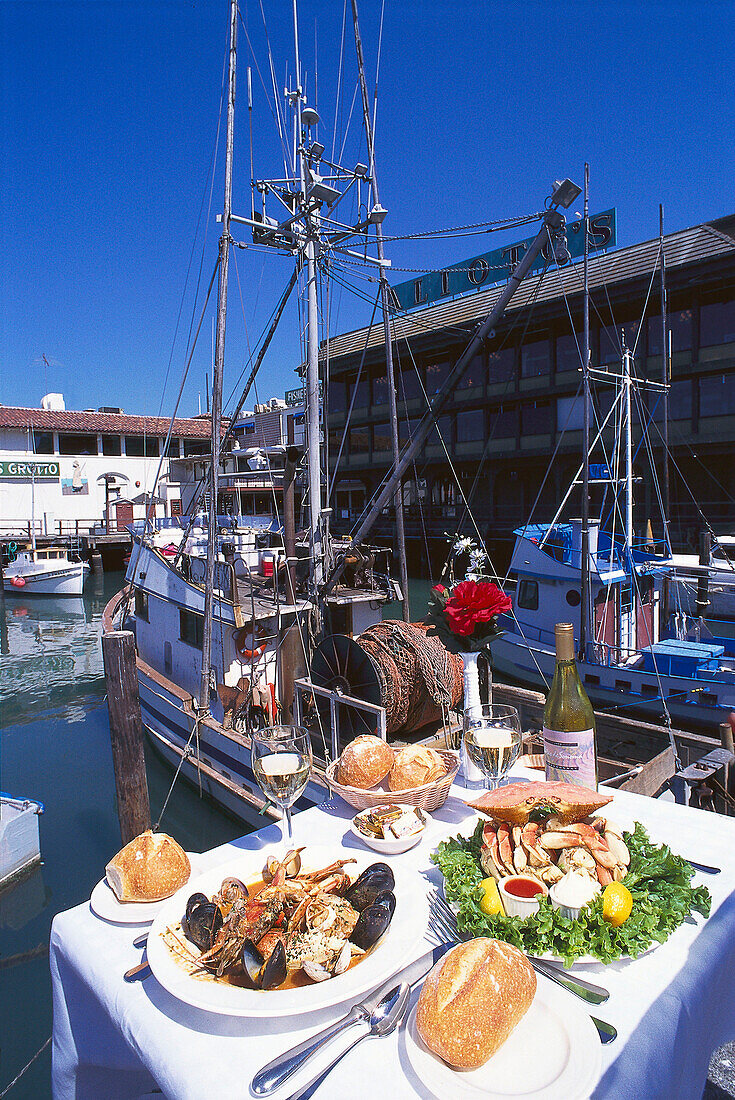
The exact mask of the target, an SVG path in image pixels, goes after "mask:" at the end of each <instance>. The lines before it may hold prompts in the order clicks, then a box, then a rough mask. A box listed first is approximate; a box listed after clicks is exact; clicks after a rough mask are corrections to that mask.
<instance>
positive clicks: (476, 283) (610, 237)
mask: <svg viewBox="0 0 735 1100" xmlns="http://www.w3.org/2000/svg"><path fill="white" fill-rule="evenodd" d="M616 213H617V211H616V209H615V208H614V207H613V209H612V210H604V211H603V212H602V213H601V214H595V215H593V216H592V217H591V218H590V234H589V235H590V253H591V254H593V255H594V253H595V252H597V251H599V250H600V249H602V248H609V247H610V246H611V245H614V244H616V242H617V224H616V222H617V219H616ZM534 240H535V236H534V237H527V238H526V240H524V241H516V243H515V244H507V245H504V246H503V247H502V248H496V249H494V250H493V251H492V252H483V253H482V255H480V256H470V258H469V259H467V260H460V261H459V263H456V264H452V266H451V267H446V268H444V269H443V270H442V271H429V272H427V273H426V274H425V275H421V276H420V278H418V279H409V280H408V282H406V283H399V284H398V285H397V286H394V287H391V291H392V296H393V305H394V307H395V308H396V309H411V308H412V307H413V306H420V305H426V304H427V303H428V302H436V301H438V300H439V299H440V298H450V297H452V296H453V295H455V294H464V293H465V292H466V291H468V290H479V289H480V287H486V286H492V284H493V283H499V282H505V280H506V279H507V278H508V277H509V276H510V275H511V274H512V272H513V271H514V270H515V268H516V267H517V265H518V263H519V262H520V261H521V260H522V259H523V255H524V253H525V252H526V251H527V249H528V247H529V245H530V244H531V243H532V242H533V241H534ZM567 249H568V250H569V255H570V257H571V259H573V260H574V259H579V258H580V257H581V256H582V255H583V254H584V234H583V233H582V222H581V220H580V219H577V221H573V222H570V223H569V224H568V225H567ZM553 262H554V258H553V252H552V249H551V245H550V244H549V243H547V244H546V245H545V247H544V249H543V251H542V253H541V255H540V256H539V257H538V259H537V260H536V261H535V263H533V264H532V265H531V268H530V272H529V274H532V273H533V272H535V271H541V270H542V268H543V267H544V266H545V265H546V264H547V263H553Z"/></svg>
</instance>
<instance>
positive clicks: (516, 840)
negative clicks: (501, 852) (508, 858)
mask: <svg viewBox="0 0 735 1100" xmlns="http://www.w3.org/2000/svg"><path fill="white" fill-rule="evenodd" d="M521 833H522V829H521V827H520V825H514V826H513V845H514V847H513V866H514V867H515V869H516V871H518V873H519V874H520V872H521V871H525V869H526V867H527V866H528V856H527V855H526V851H525V849H524V847H523V845H522V843H521Z"/></svg>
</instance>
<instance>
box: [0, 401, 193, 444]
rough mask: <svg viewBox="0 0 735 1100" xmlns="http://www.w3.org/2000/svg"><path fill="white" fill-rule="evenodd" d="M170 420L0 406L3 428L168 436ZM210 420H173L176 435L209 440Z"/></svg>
mask: <svg viewBox="0 0 735 1100" xmlns="http://www.w3.org/2000/svg"><path fill="white" fill-rule="evenodd" d="M169 423H170V420H169V419H168V417H162V416H127V415H125V414H123V413H99V412H71V411H68V412H52V411H47V410H46V409H24V408H18V407H17V406H14V405H0V428H33V429H35V430H37V431H54V432H94V433H95V434H97V433H100V434H102V435H106V434H107V433H108V432H112V433H115V434H123V435H151V436H161V437H165V435H166V432H167V431H168V426H169ZM210 424H211V422H210V421H209V420H208V419H205V418H204V417H202V419H199V418H198V417H197V418H194V417H190V418H186V419H181V420H174V427H173V434H174V436H182V437H184V438H188V439H209V436H210V433H211V426H210Z"/></svg>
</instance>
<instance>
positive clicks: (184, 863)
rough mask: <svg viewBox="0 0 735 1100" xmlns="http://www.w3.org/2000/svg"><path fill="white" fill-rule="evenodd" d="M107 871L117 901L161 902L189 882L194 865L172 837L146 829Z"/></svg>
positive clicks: (128, 845)
mask: <svg viewBox="0 0 735 1100" xmlns="http://www.w3.org/2000/svg"><path fill="white" fill-rule="evenodd" d="M105 874H106V876H107V881H108V882H109V884H110V886H111V887H112V889H113V890H114V891H115V895H116V897H117V900H118V901H161V900H162V899H163V898H168V897H170V896H171V894H175V893H176V891H177V890H178V889H179V887H180V886H183V885H184V883H185V882H188V881H189V875H190V874H191V864H190V863H189V857H188V856H187V854H186V852H185V851H184V849H183V848H182V847H181V846H180V845H179V844H177V843H176V841H175V840H174V839H173V837H170V836H167V835H166V834H165V833H152V832H151V831H150V829H147V830H146V832H144V833H141V834H140V836H136V838H135V840H131V841H130V843H129V844H126V845H125V847H124V848H122V849H121V850H120V851H119V852H118V853H117V855H116V856H115V857H114V858H113V859H111V860H110V862H109V863H108V864H107V867H106V868H105Z"/></svg>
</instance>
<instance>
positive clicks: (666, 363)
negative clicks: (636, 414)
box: [658, 203, 671, 554]
mask: <svg viewBox="0 0 735 1100" xmlns="http://www.w3.org/2000/svg"><path fill="white" fill-rule="evenodd" d="M658 233H659V251H660V253H661V382H662V383H663V387H664V390H663V445H664V454H663V467H664V469H663V474H664V476H663V490H664V543H665V548H666V550H667V551H668V553H669V554H670V553H671V537H670V532H669V515H670V514H671V495H670V494H671V490H670V483H669V385H670V382H671V345H670V339H671V337H670V333H669V324H668V317H667V315H666V252H665V250H664V205H663V203H659V207H658Z"/></svg>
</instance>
